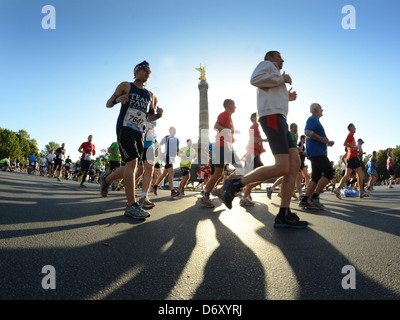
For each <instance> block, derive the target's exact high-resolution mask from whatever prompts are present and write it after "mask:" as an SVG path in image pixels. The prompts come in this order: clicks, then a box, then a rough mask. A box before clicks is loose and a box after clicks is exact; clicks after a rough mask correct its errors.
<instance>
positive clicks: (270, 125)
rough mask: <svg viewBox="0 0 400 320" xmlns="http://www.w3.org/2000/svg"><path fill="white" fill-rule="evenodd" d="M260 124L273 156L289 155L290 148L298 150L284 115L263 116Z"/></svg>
mask: <svg viewBox="0 0 400 320" xmlns="http://www.w3.org/2000/svg"><path fill="white" fill-rule="evenodd" d="M259 122H260V125H261V128H262V129H263V131H264V133H265V135H266V136H267V138H268V142H269V147H270V148H271V151H272V154H274V155H276V154H289V149H290V148H296V146H295V144H294V141H293V139H292V137H291V135H290V132H289V126H288V124H287V122H286V119H285V118H284V117H283V115H281V114H271V115H268V116H263V117H260V119H259Z"/></svg>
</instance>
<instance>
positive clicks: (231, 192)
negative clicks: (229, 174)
mask: <svg viewBox="0 0 400 320" xmlns="http://www.w3.org/2000/svg"><path fill="white" fill-rule="evenodd" d="M239 181H240V179H227V180H225V184H224V189H225V192H224V194H223V196H222V202H223V203H224V204H225V205H226V207H227V208H228V209H232V201H233V198H235V193H236V192H238V191H240V187H238V186H237V184H238V182H239Z"/></svg>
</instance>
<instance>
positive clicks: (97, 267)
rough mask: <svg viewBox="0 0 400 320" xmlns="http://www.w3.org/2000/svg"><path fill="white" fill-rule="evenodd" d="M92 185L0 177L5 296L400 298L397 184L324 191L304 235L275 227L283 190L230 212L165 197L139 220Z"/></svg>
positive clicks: (1, 291)
mask: <svg viewBox="0 0 400 320" xmlns="http://www.w3.org/2000/svg"><path fill="white" fill-rule="evenodd" d="M87 186H88V187H87V189H81V188H80V187H79V184H78V183H76V182H72V181H65V180H63V181H61V182H58V181H56V180H55V179H48V178H47V177H38V176H31V175H27V174H23V173H9V172H0V274H1V276H0V299H34V300H36V299H37V300H44V299H46V300H47V299H74V300H81V299H140V300H142V299H145V300H147V299H150V300H169V299H171V300H181V299H182V300H188V299H196V300H197V299H201V300H225V299H228V300H237V299H239V300H263V299H296V300H300V299H324V300H325V299H399V298H400V276H399V275H400V238H399V235H400V186H395V187H394V188H393V189H391V190H389V189H387V188H384V187H376V188H375V189H376V190H375V191H373V193H372V196H371V197H370V198H368V199H362V200H359V199H355V198H351V199H350V198H349V199H345V200H342V201H340V200H338V199H336V198H335V197H334V196H333V194H332V193H331V192H326V193H324V194H323V195H322V196H321V202H322V203H324V204H325V205H326V207H327V210H325V211H318V212H317V211H302V210H297V212H298V214H299V216H300V217H301V219H303V220H307V221H309V222H310V226H309V227H308V228H307V229H304V230H291V229H284V230H281V229H274V228H273V221H274V217H275V215H276V213H277V211H278V207H279V198H278V197H277V196H276V194H273V196H272V200H268V199H267V198H266V195H265V193H256V194H254V195H253V198H254V200H255V201H256V205H255V206H254V207H248V208H242V207H240V206H239V200H238V199H235V200H234V203H233V205H234V207H233V209H232V210H228V209H226V207H225V206H224V205H223V204H220V202H219V201H218V199H215V200H213V201H214V202H215V204H217V206H216V208H215V209H208V208H203V207H200V206H199V205H198V203H197V202H198V198H199V193H197V192H187V195H186V196H185V197H180V198H178V199H173V200H171V199H170V197H169V192H168V191H160V193H159V196H157V197H155V196H154V195H151V198H152V200H154V201H155V202H156V204H157V206H156V207H155V208H153V209H152V210H151V214H152V216H151V218H149V219H147V220H146V221H137V220H133V219H130V218H128V217H124V216H123V214H122V213H123V207H124V206H125V200H124V194H123V192H122V191H119V192H117V191H116V192H110V194H109V196H108V197H107V198H102V197H101V196H100V194H99V186H98V185H95V184H87ZM292 206H293V208H295V209H297V203H296V202H295V201H293V202H292ZM48 265H50V266H52V267H53V268H54V270H53V271H54V272H50V273H48V271H43V273H42V268H43V267H44V266H48ZM345 266H352V267H354V269H353V271H354V272H352V271H351V268H352V267H349V268H350V269H348V270H350V271H346V272H344V271H343V272H344V273H342V269H343V267H345ZM346 270H347V269H346ZM53 275H54V277H52V276H53ZM353 275H355V277H352V276H353ZM342 283H344V284H347V285H353V284H354V285H355V289H344V288H343V286H342ZM42 284H44V285H46V284H47V285H50V284H55V285H56V288H55V289H44V288H43V285H42Z"/></svg>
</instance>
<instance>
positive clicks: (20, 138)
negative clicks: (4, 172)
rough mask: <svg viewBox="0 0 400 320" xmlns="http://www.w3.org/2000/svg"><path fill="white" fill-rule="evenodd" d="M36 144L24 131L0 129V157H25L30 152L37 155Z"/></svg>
mask: <svg viewBox="0 0 400 320" xmlns="http://www.w3.org/2000/svg"><path fill="white" fill-rule="evenodd" d="M38 151H39V149H38V147H37V142H36V140H35V139H31V138H30V136H29V134H28V132H27V131H26V130H19V131H18V132H14V131H12V130H9V129H2V128H0V155H1V156H3V157H8V156H10V157H11V159H13V158H21V157H27V156H29V155H30V154H31V153H32V152H35V153H38Z"/></svg>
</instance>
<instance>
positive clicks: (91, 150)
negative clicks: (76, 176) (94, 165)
mask: <svg viewBox="0 0 400 320" xmlns="http://www.w3.org/2000/svg"><path fill="white" fill-rule="evenodd" d="M92 141H93V136H92V135H90V136H89V137H88V141H87V142H83V143H82V144H81V146H80V147H79V149H78V151H79V152H80V153H82V156H81V159H80V165H81V174H82V175H83V177H82V182H81V188H86V186H85V185H84V184H83V183H84V182H85V181H86V176H87V172H88V170H89V167H90V163H91V161H92V155H93V156H94V155H95V154H96V150H95V146H94V144H93V143H92Z"/></svg>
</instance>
